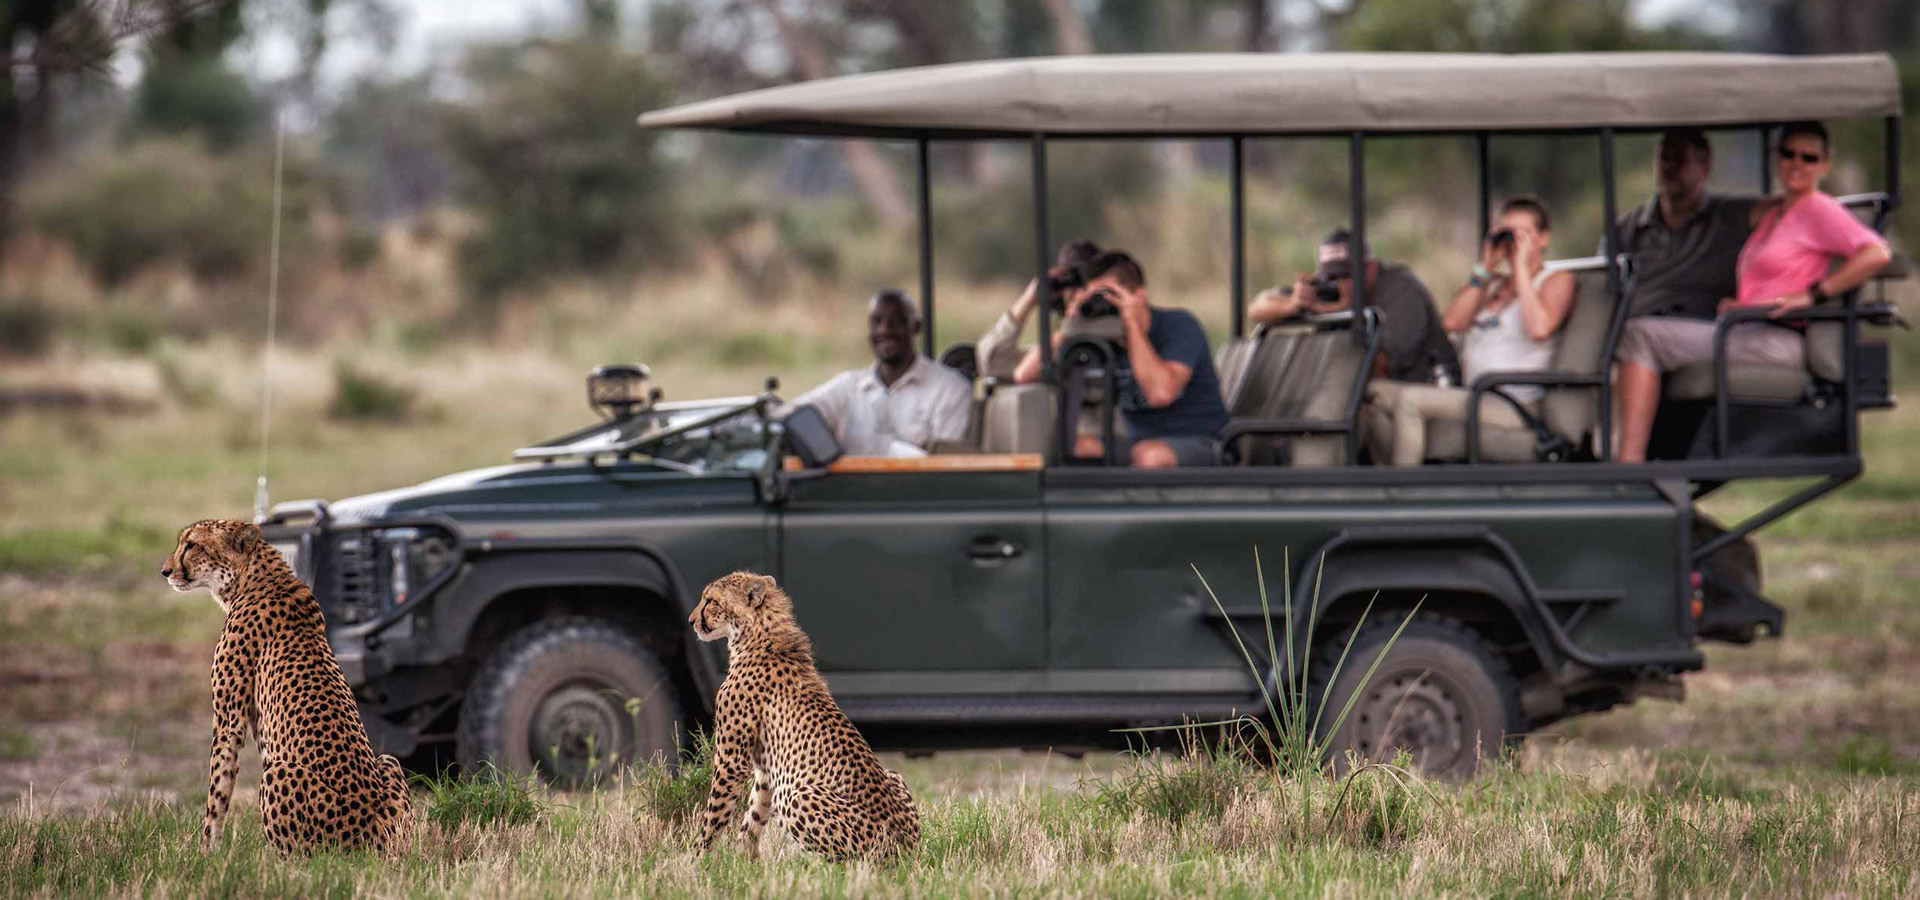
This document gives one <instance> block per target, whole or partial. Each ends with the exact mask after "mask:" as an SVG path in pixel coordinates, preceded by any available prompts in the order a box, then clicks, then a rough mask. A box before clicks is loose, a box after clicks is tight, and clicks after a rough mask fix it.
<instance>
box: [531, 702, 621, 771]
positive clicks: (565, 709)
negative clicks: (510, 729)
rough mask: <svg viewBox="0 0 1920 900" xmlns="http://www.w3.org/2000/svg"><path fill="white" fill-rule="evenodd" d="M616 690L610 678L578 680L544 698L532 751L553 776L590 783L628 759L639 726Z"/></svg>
mask: <svg viewBox="0 0 1920 900" xmlns="http://www.w3.org/2000/svg"><path fill="white" fill-rule="evenodd" d="M615 693H616V689H615V688H614V687H613V686H612V685H609V684H605V683H601V682H596V681H574V682H570V683H568V684H565V685H562V686H560V687H558V688H555V689H554V690H553V691H551V692H549V693H548V694H547V695H546V696H545V697H543V698H541V700H540V705H539V706H538V707H536V708H535V709H534V712H533V721H532V723H531V727H530V728H528V730H527V752H528V755H529V756H530V757H531V758H532V759H534V760H535V761H536V762H537V764H538V765H539V768H540V770H541V771H543V772H546V773H548V778H549V780H551V781H554V782H557V783H560V784H585V783H587V782H590V781H593V780H594V779H596V778H598V777H600V776H603V775H605V774H606V773H607V771H608V770H610V769H612V768H614V767H615V766H616V765H618V764H619V763H621V762H624V761H626V759H627V756H628V753H629V751H630V750H631V748H632V746H633V726H632V723H631V721H630V720H629V718H628V716H627V711H626V709H625V707H624V705H623V704H621V703H620V702H619V699H618V698H617V697H616V696H615Z"/></svg>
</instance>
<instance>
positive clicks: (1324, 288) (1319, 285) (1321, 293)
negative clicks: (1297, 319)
mask: <svg viewBox="0 0 1920 900" xmlns="http://www.w3.org/2000/svg"><path fill="white" fill-rule="evenodd" d="M1307 287H1310V288H1312V289H1313V302H1315V303H1318V304H1321V305H1323V306H1325V305H1330V304H1334V303H1339V302H1340V285H1339V284H1338V283H1337V282H1335V281H1334V280H1333V279H1331V278H1321V277H1319V276H1317V275H1316V276H1314V277H1312V278H1309V279H1307ZM1280 294H1281V296H1284V297H1291V296H1293V288H1292V287H1290V286H1289V287H1284V288H1281V289H1280Z"/></svg>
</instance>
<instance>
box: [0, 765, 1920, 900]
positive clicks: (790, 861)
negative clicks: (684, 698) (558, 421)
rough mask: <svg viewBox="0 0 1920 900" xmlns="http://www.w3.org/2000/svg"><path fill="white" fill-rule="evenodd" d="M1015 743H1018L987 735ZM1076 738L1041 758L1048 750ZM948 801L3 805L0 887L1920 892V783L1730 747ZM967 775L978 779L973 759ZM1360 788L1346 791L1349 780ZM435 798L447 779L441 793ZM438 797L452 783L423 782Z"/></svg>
mask: <svg viewBox="0 0 1920 900" xmlns="http://www.w3.org/2000/svg"><path fill="white" fill-rule="evenodd" d="M976 760H980V761H984V762H987V763H989V764H991V763H998V762H1007V761H1008V760H1006V758H1005V757H1004V756H1000V755H995V756H989V757H984V758H980V757H976ZM1049 762H1050V763H1052V764H1053V765H1056V766H1058V765H1063V763H1062V762H1061V761H1058V760H1038V759H1034V758H1031V757H1030V758H1029V759H1028V760H1023V761H1021V764H1020V767H1021V768H1024V769H1032V768H1033V767H1035V766H1037V765H1045V764H1047V763H1049ZM890 764H894V765H902V766H904V770H905V773H906V775H907V778H908V780H909V782H910V784H912V785H913V787H914V789H915V790H916V791H917V793H918V794H919V796H920V798H921V800H922V805H923V808H924V810H925V832H924V835H925V836H924V840H923V843H922V846H921V848H920V850H919V852H918V853H916V854H914V855H912V856H910V857H908V858H906V859H905V860H903V861H901V862H899V863H898V864H895V865H891V866H886V867H873V866H869V865H865V864H856V865H835V864H827V863H822V862H819V861H817V860H814V859H811V858H808V857H804V856H801V855H799V854H798V853H797V852H795V851H794V850H792V849H791V848H790V847H787V846H784V845H783V844H782V843H781V842H780V841H778V840H777V839H776V840H773V841H772V843H770V845H769V846H768V848H767V850H768V858H767V859H766V860H765V861H755V860H752V859H749V858H748V857H746V856H745V855H744V854H743V853H742V852H740V850H739V848H737V847H734V846H731V845H730V846H727V847H723V848H722V849H720V850H719V851H718V852H716V853H715V854H713V855H711V856H707V857H704V858H703V857H700V856H698V855H696V854H695V853H694V851H693V850H692V849H691V847H692V844H693V840H694V837H695V836H696V834H697V828H698V823H697V821H692V820H688V821H681V822H670V821H668V820H665V819H660V818H655V817H654V816H653V815H651V814H649V813H647V812H644V811H643V810H644V808H645V807H644V805H643V804H641V803H639V802H638V799H639V798H637V797H636V796H635V795H633V794H632V793H630V792H629V791H628V790H626V789H621V788H615V789H611V790H608V791H603V792H599V793H594V794H575V795H558V796H550V797H545V798H542V803H543V805H544V806H545V808H544V810H543V811H542V812H541V814H539V815H538V816H537V817H535V818H533V819H532V821H530V822H523V823H522V824H505V823H503V822H492V823H488V824H485V825H481V824H475V823H465V824H459V825H441V824H436V823H433V822H430V821H427V819H426V816H427V813H424V812H423V813H422V814H421V815H422V820H421V822H420V823H419V828H418V832H419V839H418V842H417V845H416V846H415V847H414V848H413V850H412V851H411V852H410V853H409V854H407V855H406V856H405V857H404V858H402V859H401V860H400V861H398V862H393V863H389V862H383V861H381V860H378V859H372V858H367V857H363V856H357V855H347V856H321V857H318V858H315V859H311V860H282V859H280V858H279V857H277V856H276V855H275V854H274V853H273V852H272V851H271V849H269V848H267V847H266V846H265V845H264V844H263V841H262V839H261V836H260V831H259V827H258V824H257V821H256V819H255V817H254V814H253V812H252V810H251V808H250V807H247V806H242V807H241V812H240V817H241V818H240V821H239V823H238V825H237V827H236V828H234V829H233V835H234V837H232V838H231V839H230V843H229V844H228V845H227V846H225V847H223V848H221V850H219V851H218V852H216V853H213V854H210V855H203V854H202V853H200V852H199V851H198V850H197V849H195V848H193V847H192V846H191V844H192V838H193V836H194V834H195V832H196V829H197V812H196V811H195V810H193V809H192V808H190V807H188V806H184V805H170V804H155V803H130V804H125V805H119V806H112V807H107V808H96V809H93V810H91V811H88V812H86V813H84V814H80V815H66V816H48V815H45V814H44V813H42V812H38V811H34V810H31V809H28V808H26V807H25V806H24V804H23V805H22V806H21V807H20V808H17V809H16V810H15V811H14V812H13V813H12V814H10V815H8V816H6V817H4V818H0V848H5V849H0V893H4V894H7V895H23V896H27V895H36V894H65V895H84V896H123V895H130V894H142V895H168V896H172V895H189V896H194V895H205V894H211V893H222V894H237V895H242V896H248V895H276V894H286V893H296V894H302V895H321V894H325V895H340V896H345V895H349V894H351V895H354V896H367V897H388V896H394V897H397V896H427V897H437V896H458V897H517V896H535V895H538V896H609V895H628V896H631V895H642V896H668V897H672V896H711V895H731V896H738V895H752V896H798V895H808V896H959V895H967V896H1143V897H1144V896H1153V897H1165V896H1204V897H1213V896H1248V895H1272V894H1315V895H1322V894H1327V895H1335V896H1378V895H1381V894H1385V893H1394V894H1398V895H1418V896H1446V895H1454V896H1462V895H1463V896H1490V895H1502V896H1575V895H1579V896H1632V897H1650V896H1669V895H1686V896H1700V897H1721V896H1729V897H1731V896H1749V895H1765V896H1789V895H1804V894H1808V893H1813V892H1819V893H1822V894H1826V895H1834V894H1839V895H1847V896H1907V895H1911V894H1913V893H1914V892H1915V891H1916V890H1920V874H1917V873H1920V844H1916V843H1915V842H1914V841H1913V840H1912V833H1911V829H1912V827H1913V824H1914V822H1915V821H1916V817H1920V785H1916V784H1915V783H1913V782H1912V781H1911V780H1905V781H1902V780H1899V779H1893V778H1886V777H1873V778H1859V777H1856V778H1841V777H1837V776H1831V775H1827V776H1820V775H1801V776H1799V777H1795V778H1793V779H1791V780H1779V781H1774V780H1768V779H1765V778H1759V777H1755V776H1750V775H1748V774H1747V773H1746V772H1745V771H1744V770H1734V769H1729V768H1727V767H1724V766H1721V765H1719V764H1714V763H1701V764H1690V763H1681V762H1671V761H1667V760H1663V759H1661V758H1660V757H1658V756H1657V755H1655V754H1652V753H1648V752H1643V751H1635V750H1618V751H1609V752H1594V751H1591V750H1564V749H1560V748H1539V749H1536V750H1535V751H1533V752H1532V753H1530V754H1528V756H1527V758H1525V759H1523V760H1522V761H1521V763H1520V764H1519V766H1518V767H1517V768H1509V769H1505V770H1502V771H1498V772H1495V773H1493V774H1491V775H1489V776H1487V777H1484V778H1482V779H1480V780H1477V781H1475V782H1472V783H1470V784H1467V785H1462V786H1446V785H1436V784H1422V785H1416V786H1414V787H1413V788H1412V789H1409V790H1400V789H1397V788H1388V787H1386V786H1385V785H1386V782H1384V781H1382V780H1379V779H1377V778H1373V777H1369V776H1367V775H1362V776H1359V777H1358V778H1357V780H1355V781H1354V782H1353V783H1352V785H1351V786H1349V785H1348V784H1347V783H1345V782H1323V783H1316V784H1314V785H1312V786H1311V790H1310V791H1309V792H1308V797H1309V802H1312V803H1314V804H1316V809H1317V810H1319V813H1318V814H1317V815H1316V816H1315V817H1313V818H1312V819H1311V820H1310V824H1309V825H1308V826H1307V827H1305V828H1304V829H1303V828H1302V827H1299V825H1298V823H1299V822H1300V821H1301V820H1300V818H1299V817H1298V815H1297V814H1296V811H1295V810H1293V809H1291V808H1290V806H1291V804H1294V803H1297V802H1299V798H1300V796H1301V795H1300V793H1299V791H1298V790H1297V788H1296V786H1294V785H1289V784H1283V783H1279V782H1276V781H1274V780H1272V779H1271V778H1267V777H1263V776H1259V775H1250V776H1249V775H1247V774H1246V773H1245V772H1244V771H1236V772H1234V773H1232V774H1231V775H1225V774H1223V773H1222V769H1221V767H1220V766H1219V765H1217V764H1210V763H1206V762H1191V761H1189V762H1174V763H1169V764H1168V765H1173V766H1182V767H1188V770H1189V773H1190V775H1191V777H1192V778H1193V779H1194V780H1196V781H1200V782H1206V781H1212V780H1216V779H1220V778H1232V779H1234V783H1233V785H1232V786H1231V790H1230V791H1229V792H1228V793H1227V799H1226V800H1225V801H1224V803H1223V804H1222V805H1221V806H1219V807H1218V808H1217V809H1214V810H1205V811H1201V812H1197V813H1195V814H1193V815H1189V816H1186V817H1184V818H1181V819H1179V820H1177V821H1176V820H1170V819H1168V818H1166V817H1162V816H1157V815H1155V814H1153V813H1152V812H1151V811H1147V810H1138V809H1136V810H1132V811H1127V810H1126V809H1125V808H1124V806H1123V805H1120V804H1113V803H1108V802H1105V797H1106V795H1107V792H1108V791H1109V790H1110V788H1109V787H1108V785H1109V784H1110V782H1109V781H1106V780H1102V779H1100V778H1099V777H1098V776H1090V780H1088V781H1085V782H1084V783H1082V784H1081V785H1080V786H1079V787H1077V788H1073V789H1067V790H1061V789H1055V788H1044V789H1033V790H1026V791H1018V790H1016V791H1002V792H996V793H992V794H987V795H972V794H969V793H968V792H967V791H965V790H964V789H957V788H956V785H955V781H954V779H953V778H952V776H949V777H947V778H942V777H939V776H938V775H936V774H935V773H934V771H933V770H932V769H931V767H928V766H925V765H922V764H919V763H916V762H914V761H906V762H904V763H899V762H891V763H890ZM960 780H961V781H964V778H963V779H960ZM1343 792H1344V793H1345V796H1344V799H1343V797H1342V794H1343ZM421 799H422V800H423V801H425V800H426V799H427V798H426V795H424V794H423V795H421ZM421 805H423V806H426V805H428V804H427V803H425V802H423V803H422V804H421Z"/></svg>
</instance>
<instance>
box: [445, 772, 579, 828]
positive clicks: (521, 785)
mask: <svg viewBox="0 0 1920 900" xmlns="http://www.w3.org/2000/svg"><path fill="white" fill-rule="evenodd" d="M413 782H414V784H417V785H421V786H424V787H425V788H426V789H427V793H428V795H429V797H428V802H427V821H428V822H432V823H433V824H435V825H440V826H443V827H447V828H453V827H456V826H459V825H464V824H468V823H472V824H474V825H480V826H491V825H520V824H524V823H527V822H531V821H534V820H535V819H538V818H540V815H541V814H542V813H543V812H545V811H546V805H545V803H543V802H542V801H541V799H540V786H539V780H538V778H536V777H535V776H532V775H527V776H524V777H523V776H519V775H515V774H513V773H512V772H508V771H506V770H504V769H500V768H497V767H495V766H494V765H493V764H492V763H481V765H480V769H479V771H476V772H469V773H466V774H464V775H460V776H453V775H441V776H438V777H433V776H426V775H417V776H414V779H413Z"/></svg>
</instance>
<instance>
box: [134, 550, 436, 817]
mask: <svg viewBox="0 0 1920 900" xmlns="http://www.w3.org/2000/svg"><path fill="white" fill-rule="evenodd" d="M160 574H161V575H163V576H165V577H166V579H167V583H168V584H171V585H173V589H174V590H176V591H181V592H185V591H191V590H193V589H195V588H203V587H204V588H208V589H210V590H212V591H213V599H214V601H215V602H217V603H219V604H220V608H221V609H222V610H224V611H225V612H226V614H227V625H226V629H225V630H224V631H223V632H222V633H221V635H220V644H219V646H218V647H217V648H216V649H215V650H214V652H213V750H212V754H211V755H212V761H211V762H210V763H209V766H208V768H209V769H210V774H211V778H212V785H211V786H210V787H209V788H208V789H207V815H206V819H205V824H204V825H203V826H202V828H201V839H202V841H203V842H204V843H205V845H206V846H207V847H209V848H211V847H212V846H213V843H214V841H215V840H216V839H217V838H218V837H219V836H220V829H221V819H222V818H223V817H224V816H225V815H226V814H227V804H228V801H229V800H230V799H231V798H232V796H233V779H234V775H235V774H236V773H237V772H238V770H239V768H240V759H239V753H240V747H241V744H242V743H243V742H244V741H245V740H246V731H247V729H248V728H252V729H253V731H254V734H255V735H256V736H257V737H258V738H259V740H260V759H261V773H260V814H261V818H262V819H263V820H264V821H265V824H266V829H267V839H268V840H270V841H272V842H273V845H274V846H275V847H277V848H279V850H280V852H282V853H292V852H294V851H300V852H303V853H304V852H310V851H312V850H315V849H319V848H323V847H329V848H341V849H346V848H354V847H370V848H372V849H374V850H377V851H380V852H382V853H388V854H391V853H394V852H396V851H397V850H398V848H399V845H400V844H401V842H402V841H403V840H404V839H405V836H406V833H407V829H408V826H409V824H410V823H411V821H412V816H413V807H412V803H411V802H410V801H409V799H408V797H407V782H406V779H405V777H404V776H402V775H401V772H400V763H399V762H397V761H396V760H395V759H394V758H393V757H391V756H374V755H373V748H372V747H371V746H370V745H369V744H368V743H367V731H366V727H365V726H363V725H362V724H361V723H360V714H359V711H358V709H357V708H356V707H355V705H354V700H353V694H352V692H351V691H349V690H348V689H347V680H346V678H345V677H343V676H342V675H341V674H340V666H339V664H338V663H336V662H334V660H333V649H332V648H331V647H329V646H328V645H327V628H326V621H325V620H324V619H323V618H322V617H321V615H320V604H319V603H318V602H316V601H315V600H314V599H313V592H312V591H310V590H308V589H307V586H306V585H305V584H302V583H301V582H300V579H299V578H297V577H295V576H294V574H293V570H292V569H291V568H289V567H288V566H287V561H286V560H285V559H284V558H282V557H281V556H280V552H279V551H278V550H275V549H273V547H272V546H271V545H269V544H268V543H267V542H266V540H265V539H263V538H262V537H261V536H260V529H259V528H256V527H254V526H253V525H251V524H249V523H246V522H238V521H233V520H230V519H210V520H208V521H204V522H195V523H194V524H192V525H188V526H187V527H186V528H185V529H183V530H182V531H181V532H180V538H179V541H178V543H177V546H176V547H175V548H174V551H173V554H172V555H171V556H168V557H167V561H166V562H164V563H162V564H161V565H160Z"/></svg>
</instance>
